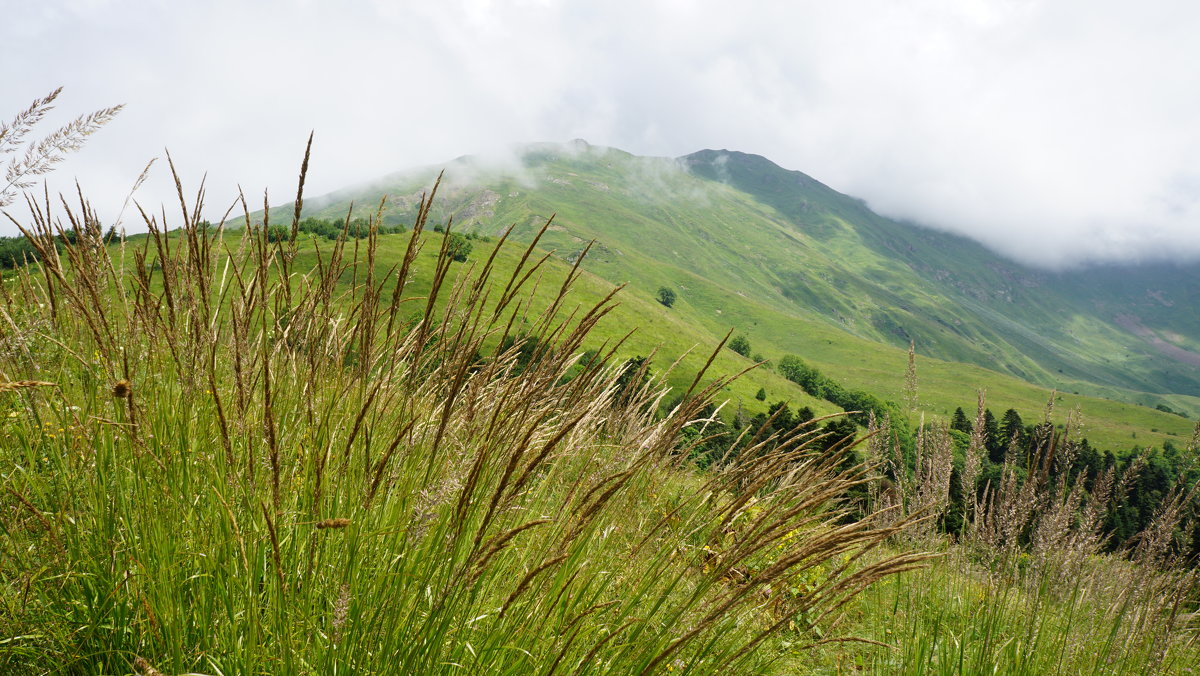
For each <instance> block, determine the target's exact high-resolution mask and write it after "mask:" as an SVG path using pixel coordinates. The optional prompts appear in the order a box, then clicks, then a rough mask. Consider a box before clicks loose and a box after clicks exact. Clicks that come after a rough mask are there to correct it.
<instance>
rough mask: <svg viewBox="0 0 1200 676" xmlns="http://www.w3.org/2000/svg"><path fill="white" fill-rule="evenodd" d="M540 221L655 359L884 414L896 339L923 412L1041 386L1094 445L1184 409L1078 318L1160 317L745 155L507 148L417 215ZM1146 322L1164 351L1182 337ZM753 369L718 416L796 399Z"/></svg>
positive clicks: (391, 184)
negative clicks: (688, 357)
mask: <svg viewBox="0 0 1200 676" xmlns="http://www.w3.org/2000/svg"><path fill="white" fill-rule="evenodd" d="M436 175H437V171H436V170H434V169H426V170H417V171H412V172H405V173H400V174H396V175H393V176H390V177H386V178H384V179H382V180H380V181H379V182H377V183H376V184H375V185H372V186H369V187H361V188H356V189H352V190H346V191H342V192H339V193H334V194H331V195H327V196H324V197H320V198H316V199H309V200H306V203H305V215H306V216H309V217H316V218H330V219H342V218H344V217H345V216H346V214H347V212H348V210H349V208H350V205H351V204H354V205H358V206H356V207H355V209H356V213H358V214H362V215H366V214H367V213H368V212H370V213H374V212H375V210H376V209H377V208H378V207H379V205H380V204H381V203H382V205H383V206H382V214H383V221H384V222H385V223H391V224H398V225H403V224H405V223H410V222H411V221H412V219H413V218H414V217H415V215H416V214H415V210H416V205H417V203H418V201H419V198H420V195H421V194H422V193H424V192H426V191H428V190H429V189H430V187H431V186H432V184H433V181H434V179H435V178H436ZM552 215H553V216H554V222H553V224H552V225H551V226H550V229H549V231H548V232H547V233H546V235H545V236H544V237H543V246H544V247H545V248H547V249H551V250H553V251H554V252H555V255H556V256H557V257H558V258H560V259H562V260H563V261H564V262H573V261H574V260H575V258H576V257H577V256H578V254H579V253H580V252H581V251H582V250H583V249H584V247H586V246H587V245H588V243H589V242H591V241H593V240H595V245H594V246H593V247H592V249H591V252H590V254H589V256H588V257H587V260H586V261H585V263H584V269H585V270H586V271H587V272H589V273H591V274H593V275H595V276H596V277H597V278H599V279H602V280H606V281H607V282H608V283H610V284H628V287H627V289H626V291H625V292H624V293H623V298H624V299H625V301H624V302H625V304H626V305H627V306H628V308H629V309H628V314H627V315H625V317H624V318H623V321H624V322H626V323H627V324H628V326H629V327H630V328H632V327H633V326H638V327H641V332H640V333H639V336H640V338H637V339H635V340H636V341H638V342H635V343H634V344H633V345H634V347H635V348H636V349H637V350H641V351H643V352H646V351H648V350H649V349H651V348H652V347H653V346H654V345H656V344H659V343H662V344H663V349H662V351H661V352H662V355H663V356H662V358H661V360H662V361H666V362H669V361H670V360H671V359H672V358H673V357H674V354H673V353H674V352H677V351H679V350H682V349H686V348H687V347H691V346H692V345H710V344H715V343H716V342H717V341H718V340H720V338H721V337H722V336H724V335H725V333H726V332H727V331H729V330H730V329H734V330H735V331H736V332H739V333H743V334H745V335H746V336H747V337H748V339H749V341H750V344H751V346H752V350H753V352H752V355H751V356H758V357H762V358H765V359H767V360H770V361H773V362H777V361H778V360H779V359H780V358H781V357H782V356H784V355H788V354H796V355H799V356H801V357H802V358H804V359H805V360H807V361H809V362H810V363H812V364H813V365H814V366H816V367H817V368H819V369H821V370H822V371H824V372H825V373H827V374H829V375H831V376H833V377H835V378H836V379H838V380H839V381H841V382H843V384H845V385H846V386H847V387H852V388H858V389H865V390H867V391H870V392H872V393H874V394H876V395H877V396H880V397H882V398H885V399H890V400H893V401H899V400H900V398H901V391H902V389H903V385H904V371H905V361H906V356H905V350H906V348H907V345H908V343H909V341H910V340H911V341H913V342H914V343H915V345H916V350H917V354H918V355H919V357H920V359H919V370H920V378H921V388H920V395H921V401H922V405H923V408H924V409H925V410H927V411H929V412H931V413H934V414H936V415H949V413H951V412H952V411H953V410H954V408H955V407H956V406H963V407H965V408H968V409H969V407H970V406H971V405H972V402H973V401H974V397H975V392H976V390H977V389H979V388H986V389H987V390H988V392H989V405H990V406H991V407H992V408H993V409H995V410H997V412H999V411H1003V410H1005V409H1007V408H1015V409H1017V410H1019V411H1021V412H1022V413H1023V414H1025V415H1026V417H1027V418H1028V417H1029V416H1030V415H1036V412H1037V411H1039V410H1040V409H1041V408H1042V407H1043V406H1044V404H1045V402H1046V400H1047V399H1048V398H1049V393H1050V390H1051V389H1057V390H1058V391H1059V392H1060V393H1061V395H1060V396H1061V397H1062V399H1061V401H1060V403H1059V405H1060V406H1067V407H1074V406H1080V407H1081V408H1082V410H1083V413H1084V417H1085V420H1086V422H1087V424H1088V434H1089V437H1090V438H1091V439H1092V441H1093V442H1097V443H1101V444H1104V445H1105V446H1107V447H1110V448H1114V449H1121V448H1127V447H1130V446H1132V445H1135V444H1137V445H1143V444H1147V443H1160V442H1161V441H1163V440H1164V439H1166V438H1170V437H1172V436H1174V437H1177V438H1178V437H1183V436H1186V435H1187V433H1188V432H1189V430H1190V427H1191V423H1190V421H1188V420H1186V419H1184V418H1182V417H1180V416H1177V415H1170V414H1166V413H1162V412H1160V411H1157V410H1152V409H1153V408H1154V407H1155V406H1159V405H1162V406H1165V407H1167V408H1170V409H1172V410H1176V411H1182V412H1187V413H1189V414H1192V415H1194V414H1196V412H1197V411H1200V399H1198V398H1196V397H1195V396H1194V395H1193V392H1194V387H1193V385H1194V378H1195V374H1196V368H1195V367H1193V366H1190V365H1188V364H1187V363H1178V367H1176V366H1175V364H1176V363H1177V362H1175V361H1174V360H1172V359H1171V358H1170V356H1168V355H1166V354H1163V353H1162V352H1161V351H1160V350H1156V349H1154V348H1153V346H1152V345H1150V344H1149V343H1147V339H1146V338H1144V337H1142V336H1138V335H1137V334H1136V333H1133V332H1131V331H1128V330H1126V329H1124V328H1123V327H1122V326H1121V325H1120V324H1119V323H1115V322H1113V321H1109V320H1107V319H1106V318H1105V317H1106V314H1105V312H1106V311H1107V312H1110V313H1111V312H1112V308H1105V307H1101V306H1099V305H1098V303H1097V302H1095V299H1098V298H1105V299H1108V300H1109V301H1110V302H1112V303H1116V302H1118V300H1120V299H1122V298H1124V299H1126V300H1121V301H1120V309H1121V312H1122V313H1124V314H1133V312H1139V313H1140V314H1139V315H1138V316H1139V317H1141V319H1140V321H1143V322H1149V323H1150V325H1151V326H1158V324H1155V323H1154V322H1158V321H1162V320H1163V317H1164V313H1159V314H1151V313H1147V312H1145V311H1143V310H1141V309H1140V308H1135V307H1134V306H1135V305H1136V302H1137V300H1138V299H1137V298H1136V292H1134V291H1127V292H1126V295H1125V296H1119V295H1117V294H1114V293H1111V292H1107V291H1104V290H1102V289H1101V288H1100V287H1089V286H1088V284H1087V279H1088V277H1087V275H1092V276H1096V275H1099V274H1100V273H1098V272H1095V271H1089V272H1086V273H1074V274H1067V275H1061V274H1060V275H1055V274H1050V273H1044V272H1036V271H1031V270H1027V269H1024V268H1021V267H1019V266H1017V265H1015V264H1013V263H1011V262H1007V261H1004V260H1002V259H1000V258H998V257H996V256H995V255H993V254H991V253H989V252H988V251H987V250H986V249H984V248H982V247H981V246H979V245H977V244H975V243H973V242H971V241H969V240H965V239H962V238H959V237H954V236H950V235H945V234H942V233H938V232H934V231H931V230H926V229H920V228H916V227H913V226H910V225H905V224H900V223H896V222H894V221H890V220H887V219H884V218H882V217H880V216H878V215H876V214H874V213H872V212H871V211H870V210H869V209H867V208H866V207H865V206H864V205H863V204H862V203H861V202H859V201H857V200H854V199H853V198H850V197H846V196H844V195H841V194H839V193H836V192H835V191H833V190H831V189H829V188H828V187H826V186H823V185H822V184H820V183H818V182H817V181H815V180H813V179H811V178H809V177H807V176H805V175H803V174H800V173H799V172H789V171H785V170H783V169H781V168H779V167H777V166H776V165H774V164H773V163H770V162H769V161H768V160H765V159H763V158H761V157H756V156H751V155H744V154H739V153H729V152H727V151H719V152H718V151H704V152H701V153H696V154H694V155H691V156H688V157H687V158H683V159H682V160H679V161H677V160H671V159H665V158H646V157H637V156H634V155H631V154H628V153H625V152H622V151H619V150H614V149H608V148H598V147H594V146H589V145H586V144H584V143H583V142H575V143H573V144H570V145H552V144H540V145H533V146H527V147H525V148H524V149H523V151H522V154H521V161H520V162H519V163H513V162H508V163H495V162H489V161H487V160H481V159H475V158H460V159H458V160H455V161H454V162H452V163H450V164H449V165H448V166H447V167H446V169H445V178H444V180H443V182H442V184H441V186H440V188H439V191H438V199H437V200H436V202H435V207H434V212H433V219H434V221H435V222H442V223H445V222H447V221H451V220H452V221H453V226H452V227H453V229H454V230H457V231H467V232H475V233H480V234H483V235H496V234H498V233H500V232H503V231H504V230H505V229H506V228H508V227H509V226H513V235H512V236H513V237H514V238H515V239H517V240H527V239H528V238H530V237H532V236H533V234H534V233H535V232H536V231H537V230H538V229H540V227H541V226H542V225H543V224H544V222H545V220H546V219H548V218H550V217H551V216H552ZM385 240H386V238H385ZM1104 278H1105V279H1106V280H1109V281H1110V283H1113V284H1115V283H1116V281H1114V280H1119V279H1121V278H1122V277H1121V276H1120V275H1108V276H1105V277H1104ZM1183 278H1184V279H1186V276H1185V277H1183ZM660 287H667V288H670V289H672V290H674V291H675V292H676V294H677V296H678V301H677V302H676V303H675V305H674V307H673V308H671V309H669V310H668V309H666V308H664V307H662V306H661V305H659V304H658V303H657V302H655V301H654V297H655V294H656V292H657V290H658V289H659V288H660ZM1089 294H1090V295H1089ZM1183 302H1185V303H1186V302H1187V301H1183ZM1185 314H1186V313H1185ZM1168 319H1169V318H1168ZM1166 326H1170V327H1173V328H1174V329H1176V330H1170V331H1163V332H1164V333H1167V334H1168V335H1171V336H1172V337H1177V336H1181V335H1197V334H1194V333H1192V334H1189V333H1187V331H1188V327H1187V326H1186V324H1180V323H1178V322H1176V323H1173V324H1172V323H1168V324H1166ZM1176 339H1178V338H1176ZM1182 349H1186V347H1184V348H1182ZM731 357H732V358H734V359H740V358H739V357H737V356H736V355H731ZM743 361H744V362H745V363H746V364H747V365H748V364H749V363H750V361H749V360H743ZM960 363H965V364H967V366H962V365H960ZM761 371H762V373H761V374H760V375H758V376H752V377H751V379H749V380H743V381H741V382H742V383H743V385H742V386H741V390H740V391H735V392H733V393H732V394H733V396H734V402H733V403H734V404H735V405H742V406H744V407H745V408H746V409H747V410H751V411H753V410H755V409H756V407H757V408H762V407H763V406H764V404H762V403H760V402H757V401H755V400H754V399H753V398H752V396H751V395H752V394H753V393H754V392H756V391H757V389H758V387H760V386H761V387H764V388H765V389H766V390H767V393H768V401H774V400H776V399H777V398H787V399H791V400H792V401H795V402H802V401H803V402H805V403H808V404H809V405H812V404H813V403H814V402H812V401H811V400H810V399H811V398H808V400H806V398H805V396H804V395H803V393H802V392H801V391H800V390H799V388H795V387H793V386H792V385H791V384H790V383H787V382H786V381H784V380H783V379H782V378H781V377H778V376H777V375H775V374H773V373H771V372H770V369H769V367H768V368H767V369H764V370H761ZM1172 383H1174V384H1176V385H1178V386H1169V385H1171V384H1172ZM1119 402H1120V403H1119ZM1128 404H1135V405H1134V406H1130V405H1128Z"/></svg>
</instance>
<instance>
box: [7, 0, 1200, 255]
mask: <svg viewBox="0 0 1200 676" xmlns="http://www.w3.org/2000/svg"><path fill="white" fill-rule="evenodd" d="M1198 35H1200V3H1195V2H1189V1H1187V0H1179V1H1177V2H1156V1H1153V0H1145V1H1143V2H1138V3H1131V2H1109V1H1108V0H1053V1H1046V2H1035V1H1017V0H1013V1H1007V0H945V1H935V0H909V1H906V2H895V0H864V1H849V0H848V1H846V2H830V1H828V0H824V1H821V2H782V1H781V2H765V1H764V2H683V1H681V0H675V1H671V0H635V1H612V0H607V1H603V2H601V1H599V0H597V1H594V2H567V1H565V0H564V1H556V0H526V1H514V2H488V1H486V0H473V1H455V0H438V1H432V0H424V1H421V2H411V3H410V2H401V1H399V0H387V1H385V0H375V1H374V2H372V1H368V0H336V1H335V0H253V1H251V0H213V1H204V2H202V1H197V2H177V1H174V0H170V1H167V0H164V1H157V2H156V1H151V0H144V1H140V2H133V1H122V0H36V1H35V0H11V1H8V2H4V3H3V7H0V46H2V47H0V49H2V50H3V61H4V73H5V76H4V85H3V87H0V117H4V118H11V116H12V115H13V114H14V113H16V112H17V111H18V110H20V109H22V108H24V107H25V106H26V105H28V104H29V103H30V102H31V101H32V100H33V99H34V98H36V97H39V96H43V95H45V94H46V93H47V92H49V91H50V90H51V89H53V88H54V87H57V86H59V85H62V86H64V87H65V90H64V93H63V95H62V96H61V97H60V99H59V106H58V110H57V111H56V113H57V114H58V117H55V118H53V119H51V120H48V121H47V124H46V125H44V126H45V129H44V131H45V132H49V131H51V130H52V125H53V124H54V123H56V122H58V123H61V122H65V121H66V120H67V119H69V117H71V116H72V115H75V114H79V113H83V112H88V111H90V110H93V109H96V108H99V107H102V106H107V105H112V104H116V103H124V104H126V109H125V110H124V112H123V113H122V114H121V115H120V116H119V117H118V119H116V120H115V121H113V122H112V123H111V124H110V125H109V126H108V127H106V128H104V129H103V130H101V131H100V132H99V133H97V134H96V135H95V136H94V137H93V139H92V140H91V141H90V142H89V144H88V146H87V147H86V148H84V149H83V150H82V151H81V152H79V153H78V154H76V155H75V156H73V157H72V158H71V159H70V160H69V161H67V162H65V163H63V165H62V166H61V168H60V169H59V170H58V171H57V172H56V173H55V174H54V175H53V178H52V188H60V189H62V188H67V187H69V183H66V181H70V180H71V179H73V178H78V179H79V181H80V182H81V183H82V185H83V187H84V190H85V191H86V192H87V193H88V194H89V195H90V196H91V198H92V200H93V202H94V203H95V204H96V206H97V207H98V208H99V211H100V215H101V217H102V218H104V219H105V220H106V221H110V222H111V221H112V220H115V219H116V217H117V214H118V211H119V209H120V206H121V203H122V202H123V201H124V198H125V195H126V194H127V193H128V191H129V188H130V187H131V186H132V184H133V182H134V180H135V178H136V177H137V175H138V174H139V173H140V172H141V170H142V168H143V167H144V166H145V164H146V162H147V161H149V160H150V159H151V158H152V157H155V156H161V155H162V154H163V149H164V148H166V149H169V150H170V151H171V154H172V156H173V157H174V159H175V162H176V165H177V166H178V167H179V168H180V169H181V170H182V173H183V177H184V181H185V186H186V187H188V189H189V190H192V191H194V189H195V187H196V186H197V184H198V182H199V179H200V177H201V176H202V175H203V174H204V173H205V172H207V174H208V186H209V187H208V195H209V203H210V206H212V207H215V206H216V205H221V207H222V209H221V210H223V206H224V205H225V204H227V203H228V202H229V201H230V200H232V198H233V196H234V195H235V194H236V186H237V185H238V184H240V185H241V186H243V187H244V188H245V189H246V191H247V192H248V193H250V194H253V195H257V197H256V198H255V199H256V200H257V201H258V202H261V195H262V190H263V189H264V188H269V189H270V190H271V194H272V195H273V199H272V201H273V202H281V201H284V200H285V199H286V198H287V196H288V195H289V194H290V193H292V192H293V191H294V190H295V181H296V178H295V176H296V172H297V169H298V167H299V162H300V158H301V156H302V154H303V145H304V141H305V139H306V137H307V135H308V132H309V131H310V130H315V131H316V140H315V142H314V151H313V164H312V168H311V171H310V174H309V183H308V194H309V195H316V194H320V193H323V192H328V191H331V190H334V189H337V188H340V187H343V186H346V185H348V184H354V183H358V182H363V181H367V180H370V179H372V178H375V177H377V176H379V175H381V174H384V173H387V172H390V171H395V170H398V169H403V168H408V167H413V166H417V165H427V164H438V163H444V162H446V161H448V160H450V159H452V158H454V157H457V156H459V155H464V154H475V153H481V152H496V151H497V150H498V149H500V148H503V147H505V146H507V145H509V144H513V143H518V142H526V141H542V140H547V141H566V140H569V139H573V138H584V139H587V140H588V141H589V142H591V143H593V144H598V145H609V146H615V147H618V148H622V149H624V150H628V151H630V152H633V153H637V154H642V155H664V156H678V155H683V154H687V153H690V152H693V151H696V150H699V149H702V148H728V149H733V150H742V151H745V152H752V153H758V154H761V155H765V156H767V157H769V158H770V159H772V160H774V161H776V162H777V163H779V164H781V165H783V166H784V167H787V168H789V169H799V170H801V171H804V172H805V173H808V174H810V175H812V176H814V177H815V178H817V179H819V180H821V181H823V182H825V183H827V184H829V185H831V186H833V187H834V188H836V189H838V190H840V191H842V192H845V193H849V194H852V195H855V196H858V197H861V198H863V199H865V200H867V202H868V203H870V205H871V206H872V207H874V208H875V209H876V210H877V211H880V212H882V213H885V214H887V215H890V216H894V217H902V218H908V219H912V220H914V221H917V222H920V223H924V224H927V225H929V226H933V227H938V228H941V229H945V230H950V231H954V232H959V233H963V234H967V235H970V236H973V237H975V238H977V239H979V240H981V241H983V242H984V243H986V244H988V245H990V246H992V247H993V248H995V249H996V250H998V251H1000V252H1001V253H1005V254H1008V255H1011V256H1014V257H1018V258H1020V259H1021V260H1024V261H1026V262H1029V263H1034V264H1039V265H1049V266H1058V265H1072V264H1077V263H1079V262H1083V261H1095V260H1129V259H1140V260H1145V259H1155V258H1164V257H1176V258H1184V259H1189V260H1196V259H1198V258H1200V39H1197V36H1198ZM158 166H159V168H160V169H163V168H165V162H160V163H159V165H158ZM168 185H169V184H168V183H167V182H166V181H165V176H164V175H163V174H162V172H159V174H158V176H157V177H156V178H155V179H154V180H152V181H150V182H148V183H147V184H146V185H145V186H144V187H143V189H142V191H140V192H139V194H138V199H139V200H140V201H141V202H142V203H143V204H155V205H157V204H159V203H160V202H161V201H163V200H164V199H167V198H169V197H170V195H171V192H170V191H168ZM174 213H176V211H175V210H174V209H173V210H172V211H169V212H168V215H171V216H173V214H174ZM125 218H126V222H127V223H129V224H130V225H131V226H132V225H133V224H134V221H135V220H136V219H133V218H132V217H131V216H130V215H128V214H127V215H126V216H125ZM5 227H7V229H5V230H3V233H5V234H11V233H12V230H13V229H12V228H11V226H4V225H0V228H5Z"/></svg>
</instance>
